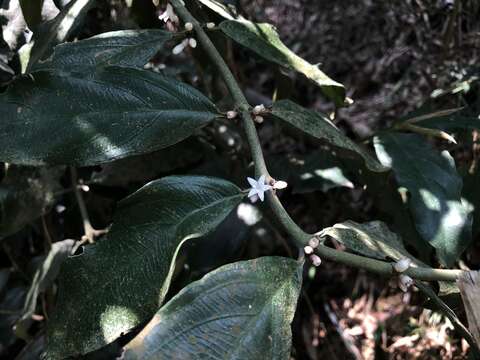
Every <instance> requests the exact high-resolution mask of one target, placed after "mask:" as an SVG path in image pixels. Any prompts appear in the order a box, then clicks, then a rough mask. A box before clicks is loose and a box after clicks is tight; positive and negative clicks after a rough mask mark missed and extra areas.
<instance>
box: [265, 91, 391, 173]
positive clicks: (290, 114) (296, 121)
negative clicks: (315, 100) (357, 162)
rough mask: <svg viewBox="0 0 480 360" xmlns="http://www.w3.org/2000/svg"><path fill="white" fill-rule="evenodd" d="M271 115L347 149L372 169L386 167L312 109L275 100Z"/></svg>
mask: <svg viewBox="0 0 480 360" xmlns="http://www.w3.org/2000/svg"><path fill="white" fill-rule="evenodd" d="M272 114H273V116H275V117H277V118H279V119H280V120H283V121H285V122H287V123H289V124H290V125H292V126H294V127H296V128H298V129H300V130H302V131H303V132H306V133H307V134H309V135H311V136H314V137H316V138H318V139H321V140H323V141H325V142H327V143H328V144H330V145H333V146H335V147H336V148H339V149H343V150H347V152H349V153H353V154H355V155H356V156H360V157H361V158H363V160H364V161H365V165H366V166H367V167H368V168H369V169H370V170H372V171H375V172H382V171H387V170H388V168H386V167H384V166H382V165H381V164H380V163H379V162H378V161H377V160H375V159H374V158H373V157H372V156H371V155H370V154H369V152H368V151H367V150H366V149H364V148H363V147H361V146H360V145H357V144H356V143H355V142H354V141H353V140H351V139H350V138H349V137H347V136H346V135H344V134H343V133H342V132H341V131H340V129H338V128H337V127H336V126H335V125H334V124H333V123H332V122H331V121H330V120H329V119H327V118H326V117H325V116H323V115H321V114H320V113H317V112H315V111H313V110H308V109H305V108H303V107H301V106H300V105H297V104H296V103H294V102H292V101H289V100H282V101H277V102H275V103H274V104H273V108H272Z"/></svg>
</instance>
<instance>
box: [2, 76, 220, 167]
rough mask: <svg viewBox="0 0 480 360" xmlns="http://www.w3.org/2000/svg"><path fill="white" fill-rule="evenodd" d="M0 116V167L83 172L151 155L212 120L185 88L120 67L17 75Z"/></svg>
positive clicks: (199, 98) (203, 102)
mask: <svg viewBox="0 0 480 360" xmlns="http://www.w3.org/2000/svg"><path fill="white" fill-rule="evenodd" d="M0 110H1V111H2V113H3V116H4V117H3V121H2V122H1V123H0V142H1V143H2V146H1V148H0V161H5V162H9V163H16V164H25V165H42V164H69V165H78V166H85V165H94V164H100V163H104V162H108V161H111V160H114V159H119V158H124V157H126V156H129V155H138V154H143V153H148V152H152V151H154V150H159V149H162V148H165V147H167V146H170V145H173V144H175V143H177V142H179V141H181V140H183V139H185V138H187V137H189V136H190V135H192V133H194V132H195V131H196V130H197V129H199V128H201V127H203V126H205V125H206V124H207V123H209V122H210V121H212V120H213V119H214V118H215V116H217V111H216V109H215V106H214V105H213V104H212V103H211V102H210V101H209V100H208V99H207V98H206V97H204V96H203V95H202V94H201V93H200V92H198V91H197V90H195V89H193V88H191V87H190V86H188V85H185V84H182V83H180V82H178V81H177V80H175V79H173V78H168V77H164V76H161V75H159V74H156V73H154V72H150V71H145V70H139V69H138V70H137V69H133V68H123V67H106V68H103V69H102V70H101V71H98V72H96V73H95V74H92V75H91V76H88V77H82V76H81V74H77V75H73V74H65V73H63V74H62V73H61V74H56V73H52V72H44V71H42V72H37V73H34V74H33V75H28V76H24V77H22V78H20V79H18V80H17V81H15V82H14V83H13V84H12V86H10V87H9V89H8V91H7V92H6V93H5V94H3V95H1V96H0ZM18 134H21V136H18Z"/></svg>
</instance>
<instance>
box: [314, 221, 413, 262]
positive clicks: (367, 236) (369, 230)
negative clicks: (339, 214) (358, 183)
mask: <svg viewBox="0 0 480 360" xmlns="http://www.w3.org/2000/svg"><path fill="white" fill-rule="evenodd" d="M321 236H322V237H323V236H330V237H332V238H333V239H335V240H336V241H338V242H339V243H341V244H343V245H345V246H346V247H347V249H349V250H352V251H354V252H356V253H359V254H361V255H365V256H368V257H372V258H376V259H380V260H400V259H402V258H405V257H407V258H410V259H412V260H414V261H416V262H417V263H419V262H418V260H415V259H414V258H413V257H412V255H411V254H409V253H408V252H407V250H405V247H404V246H403V243H402V240H401V239H400V237H399V236H398V235H397V234H395V233H393V232H391V231H390V229H389V228H388V226H387V224H385V223H383V222H381V221H370V222H367V223H363V224H359V223H356V222H355V221H351V220H348V221H345V222H343V223H340V224H335V225H333V226H332V227H328V228H325V229H323V230H322V231H321Z"/></svg>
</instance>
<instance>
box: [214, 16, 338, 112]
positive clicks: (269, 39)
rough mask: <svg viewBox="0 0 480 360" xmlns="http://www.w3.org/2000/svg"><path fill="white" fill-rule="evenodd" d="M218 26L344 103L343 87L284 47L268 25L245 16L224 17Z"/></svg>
mask: <svg viewBox="0 0 480 360" xmlns="http://www.w3.org/2000/svg"><path fill="white" fill-rule="evenodd" d="M220 29H221V30H222V31H223V32H224V33H225V34H226V35H227V36H228V37H230V38H231V39H232V40H234V41H236V42H238V43H239V44H241V45H243V46H245V47H247V48H249V49H250V50H252V51H254V52H256V53H257V54H258V55H260V56H261V57H263V58H265V59H267V60H268V61H271V62H274V63H276V64H278V65H280V66H283V67H286V68H288V69H291V70H294V71H298V72H299V73H301V74H303V75H305V76H306V77H307V78H308V79H310V80H311V81H313V82H314V83H315V84H317V85H318V86H320V88H321V89H322V91H323V92H324V94H325V95H326V96H328V97H329V98H330V99H331V100H333V101H334V102H335V104H336V105H337V106H342V105H344V102H345V87H344V86H343V85H342V84H340V83H338V82H336V81H334V80H332V79H330V78H329V77H328V76H327V75H326V74H325V73H324V72H322V71H321V70H320V69H319V68H318V66H316V65H312V64H310V63H309V62H307V61H305V60H304V59H302V58H301V57H299V56H297V55H296V54H295V53H294V52H293V51H291V50H290V49H289V48H288V47H286V46H285V44H284V43H283V42H282V41H281V40H280V37H279V36H278V33H277V30H276V29H275V27H273V26H272V25H270V24H257V23H253V22H250V21H247V20H226V21H223V22H222V23H221V24H220Z"/></svg>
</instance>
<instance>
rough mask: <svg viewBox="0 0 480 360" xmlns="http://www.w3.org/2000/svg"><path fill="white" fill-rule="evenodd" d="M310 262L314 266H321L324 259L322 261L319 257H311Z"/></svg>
mask: <svg viewBox="0 0 480 360" xmlns="http://www.w3.org/2000/svg"><path fill="white" fill-rule="evenodd" d="M310 261H311V262H312V264H313V266H320V264H321V263H322V259H320V256H318V255H315V254H313V255H310Z"/></svg>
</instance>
